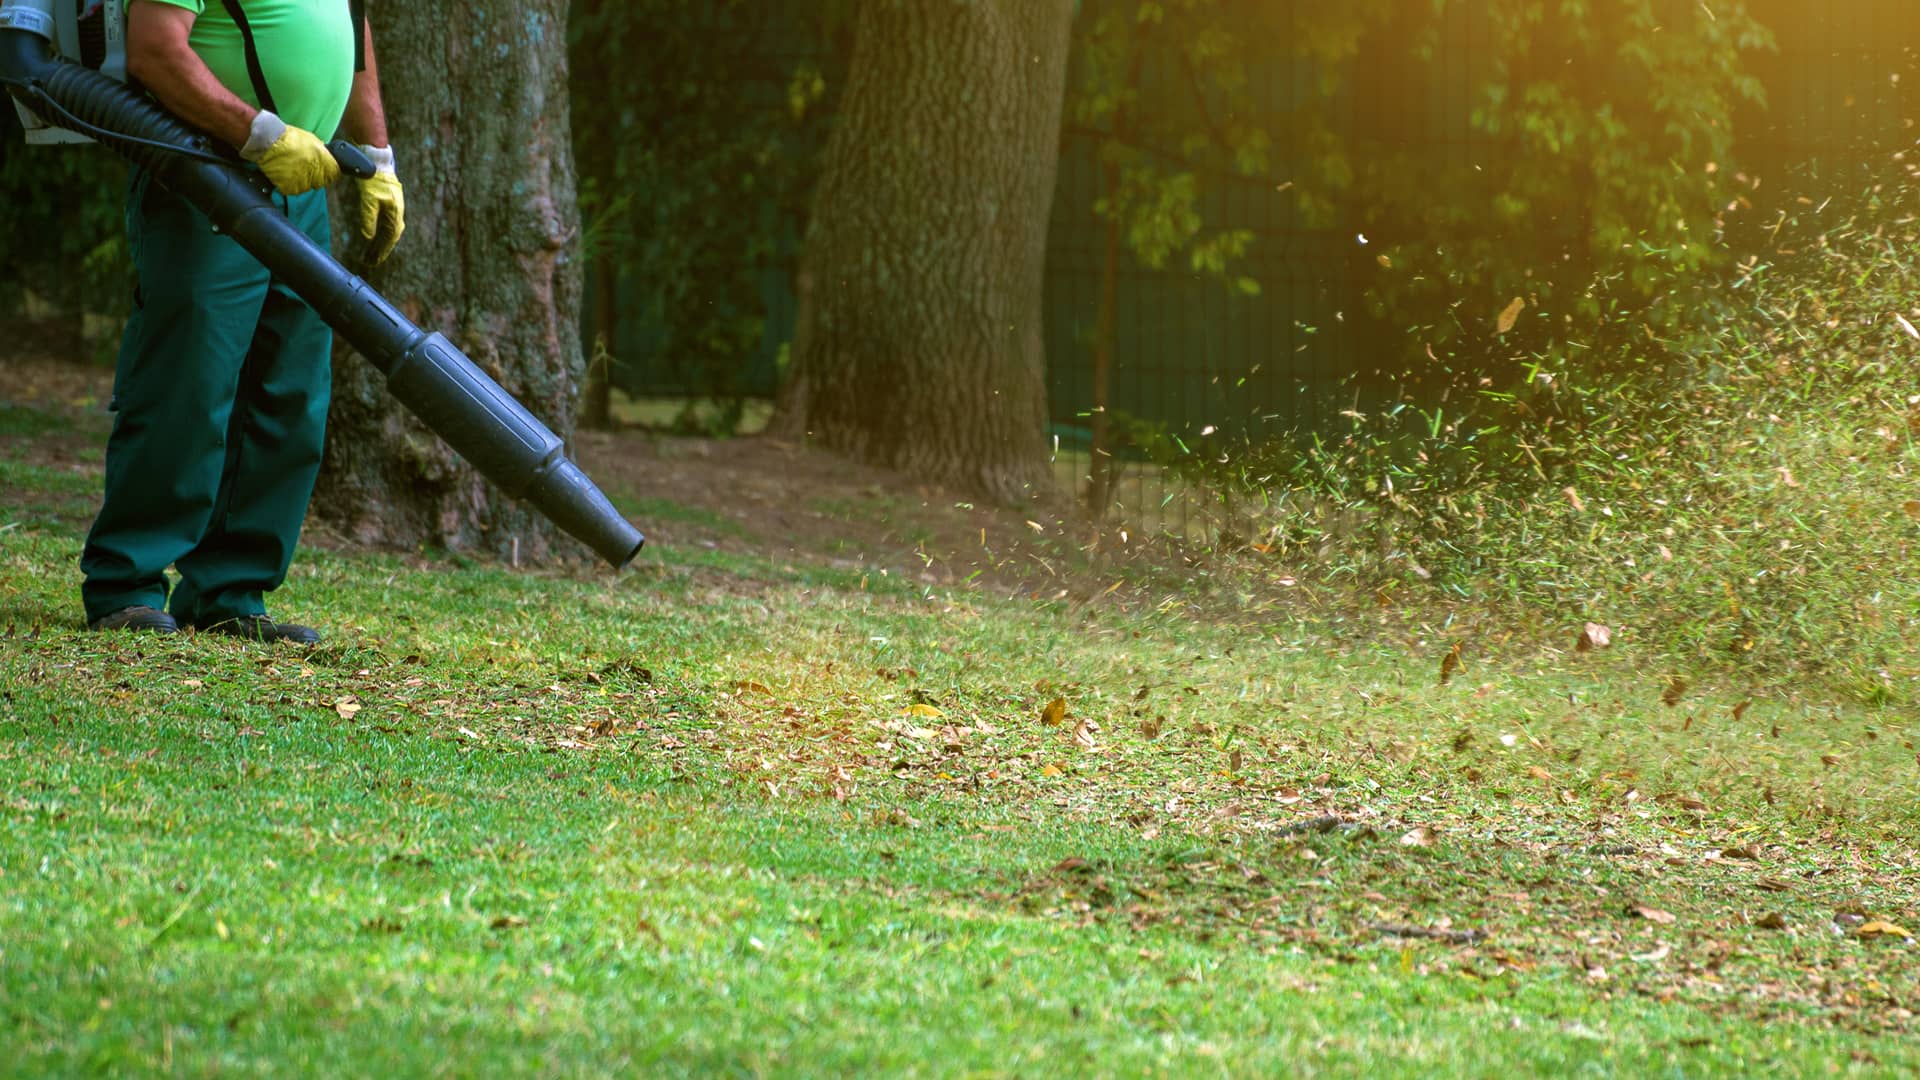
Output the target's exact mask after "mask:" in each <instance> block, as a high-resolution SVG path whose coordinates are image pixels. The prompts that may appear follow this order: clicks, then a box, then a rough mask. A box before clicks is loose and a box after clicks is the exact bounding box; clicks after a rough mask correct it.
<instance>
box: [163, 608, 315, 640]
mask: <svg viewBox="0 0 1920 1080" xmlns="http://www.w3.org/2000/svg"><path fill="white" fill-rule="evenodd" d="M194 629H195V630H196V631H198V632H200V633H204V634H225V635H227V636H228V637H237V638H246V639H247V640H248V641H265V642H268V643H269V644H271V643H272V642H275V641H291V642H293V643H294V644H295V645H318V644H320V631H318V630H315V629H314V628H312V627H310V626H301V625H299V624H298V623H286V622H274V621H273V620H272V619H270V618H268V617H267V616H265V615H242V616H240V617H239V618H237V619H228V620H226V621H225V622H217V623H209V624H207V625H206V626H199V625H196V626H195V627H194Z"/></svg>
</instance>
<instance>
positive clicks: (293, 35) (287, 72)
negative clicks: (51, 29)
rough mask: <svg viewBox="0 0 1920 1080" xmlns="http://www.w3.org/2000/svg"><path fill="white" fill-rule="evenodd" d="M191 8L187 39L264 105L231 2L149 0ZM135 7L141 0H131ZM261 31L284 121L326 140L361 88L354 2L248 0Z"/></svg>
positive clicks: (245, 7) (270, 85)
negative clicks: (356, 63)
mask: <svg viewBox="0 0 1920 1080" xmlns="http://www.w3.org/2000/svg"><path fill="white" fill-rule="evenodd" d="M145 2H149V3H161V4H172V5H173V6H174V7H182V8H186V9H187V10H188V11H191V12H194V13H195V14H196V15H198V16H199V18H197V19H195V20H194V22H193V33H192V35H191V36H190V37H189V38H188V39H187V42H188V44H190V45H192V46H193V51H194V52H196V53H199V54H200V59H202V60H204V61H206V65H207V68H208V69H209V70H211V71H212V72H213V74H214V77H215V78H217V79H219V80H220V82H221V83H222V84H224V85H225V86H226V88H227V89H229V90H231V91H233V92H234V94H236V95H237V96H238V97H239V98H240V99H241V100H242V101H245V102H247V103H248V104H250V105H254V106H258V105H259V104H260V102H259V100H258V99H256V98H255V96H254V93H253V81H252V80H251V79H249V78H248V77H247V53H246V46H245V45H244V44H243V42H242V39H241V37H240V28H239V27H238V26H236V25H234V22H233V18H232V17H231V16H230V15H228V14H227V6H226V4H225V3H224V2H223V0H145ZM127 3H128V5H129V6H131V5H132V4H133V3H134V0H127ZM240 10H241V11H242V13H244V14H245V16H246V20H247V25H248V26H250V27H252V28H253V44H254V49H255V50H256V51H257V52H258V53H259V54H260V71H261V73H262V74H263V75H265V76H266V80H267V91H268V93H271V94H272V95H273V103H274V105H275V106H277V108H276V109H275V110H274V111H275V112H277V113H279V114H280V119H282V120H285V121H286V122H287V123H289V124H292V125H294V126H295V127H303V128H306V129H307V130H308V131H311V132H313V133H314V134H315V135H318V136H320V137H321V138H322V139H330V138H332V137H333V134H334V129H336V128H338V127H339V126H340V117H341V116H342V115H343V114H344V113H345V112H346V111H347V95H348V94H349V93H351V92H352V90H353V44H354V42H353V14H352V10H351V9H350V8H349V6H348V4H347V0H240Z"/></svg>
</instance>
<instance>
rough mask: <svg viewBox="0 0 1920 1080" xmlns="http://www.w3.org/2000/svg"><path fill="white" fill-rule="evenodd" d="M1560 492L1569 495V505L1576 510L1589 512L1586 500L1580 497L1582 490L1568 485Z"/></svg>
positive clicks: (1582, 512)
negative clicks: (1579, 490)
mask: <svg viewBox="0 0 1920 1080" xmlns="http://www.w3.org/2000/svg"><path fill="white" fill-rule="evenodd" d="M1560 494H1562V495H1565V496H1566V497H1567V504H1568V505H1569V506H1572V507H1573V509H1574V511H1575V512H1577V513H1581V514H1584V513H1586V512H1587V504H1586V502H1585V501H1583V500H1582V499H1581V498H1580V492H1578V491H1577V490H1575V489H1574V488H1573V486H1572V485H1568V486H1567V487H1563V488H1561V489H1560Z"/></svg>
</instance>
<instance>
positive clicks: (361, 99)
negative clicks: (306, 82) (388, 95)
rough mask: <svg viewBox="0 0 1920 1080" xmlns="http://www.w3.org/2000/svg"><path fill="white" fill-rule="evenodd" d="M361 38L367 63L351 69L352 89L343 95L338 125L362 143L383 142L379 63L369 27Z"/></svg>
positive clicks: (384, 128)
mask: <svg viewBox="0 0 1920 1080" xmlns="http://www.w3.org/2000/svg"><path fill="white" fill-rule="evenodd" d="M363 32H364V33H365V34H366V37H365V38H363V39H362V41H361V45H362V47H363V48H364V50H365V52H364V56H365V59H366V62H367V66H366V67H365V68H364V69H363V70H360V71H356V72H354V73H353V93H352V95H351V96H349V97H348V98H347V112H346V115H345V116H343V117H341V119H340V128H341V130H342V131H343V132H345V133H346V136H347V138H349V139H352V140H353V141H354V142H357V143H359V144H361V145H362V146H385V145H387V112H386V109H385V108H384V107H382V105H381V102H380V65H379V64H377V63H375V61H374V58H373V27H371V26H368V27H367V28H366V29H365V30H364V31H363Z"/></svg>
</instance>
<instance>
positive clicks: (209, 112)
mask: <svg viewBox="0 0 1920 1080" xmlns="http://www.w3.org/2000/svg"><path fill="white" fill-rule="evenodd" d="M182 13H184V9H182V8H176V7H171V6H169V5H165V4H150V3H136V4H134V5H132V7H131V9H130V10H129V11H128V12H127V23H128V24H127V39H128V47H127V73H128V74H129V75H132V76H133V77H134V78H135V79H137V80H139V82H140V84H141V85H142V86H145V87H146V88H147V91H148V92H149V93H151V94H152V95H153V96H154V97H155V98H157V99H159V101H160V104H162V105H164V106H166V108H167V111H168V112H171V113H173V114H174V115H175V116H178V117H180V118H181V119H182V120H185V121H186V122H187V123H189V124H192V125H193V126H194V127H197V128H199V129H200V130H202V131H205V132H207V133H209V134H211V135H213V136H214V137H215V138H218V139H220V140H222V141H224V142H226V143H228V144H230V145H232V146H235V147H239V146H243V145H245V143H246V141H247V136H248V134H249V133H250V131H251V125H252V123H253V117H254V114H255V113H258V112H259V111H260V110H259V109H256V108H254V107H253V106H251V105H249V104H247V103H246V102H244V101H242V100H240V98H239V97H237V96H236V95H235V94H234V93H233V91H231V90H229V89H227V88H226V87H225V86H223V85H221V83H220V80H219V79H218V78H216V77H215V76H214V74H213V72H212V71H210V70H208V68H207V65H206V62H205V61H204V60H201V59H200V55H199V54H198V53H196V52H194V51H193V49H192V48H190V47H189V46H188V45H187V32H188V31H189V30H191V29H192V26H193V20H192V18H191V16H189V17H187V18H186V19H185V20H184V22H183V21H182V20H181V18H180V15H181V14H182Z"/></svg>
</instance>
